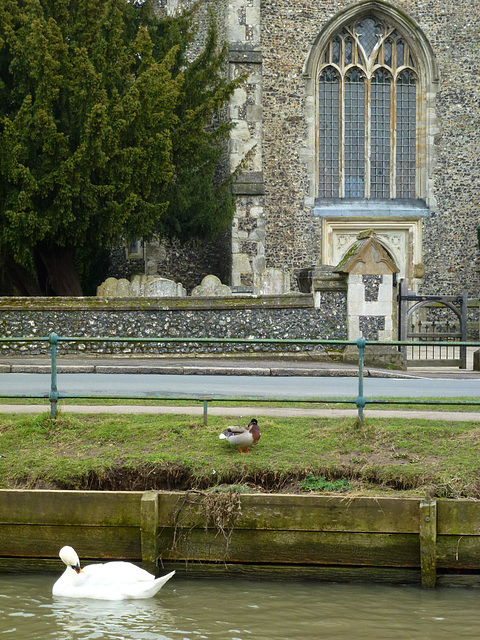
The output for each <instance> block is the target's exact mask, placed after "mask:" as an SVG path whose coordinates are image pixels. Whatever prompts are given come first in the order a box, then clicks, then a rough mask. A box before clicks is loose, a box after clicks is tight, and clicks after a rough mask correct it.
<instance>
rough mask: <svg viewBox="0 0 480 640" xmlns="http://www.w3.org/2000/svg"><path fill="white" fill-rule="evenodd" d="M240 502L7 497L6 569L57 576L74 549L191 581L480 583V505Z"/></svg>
mask: <svg viewBox="0 0 480 640" xmlns="http://www.w3.org/2000/svg"><path fill="white" fill-rule="evenodd" d="M236 495H237V494H235V496H236ZM235 496H234V498H235V500H234V501H233V502H232V504H231V505H230V506H229V504H228V502H227V503H225V505H226V506H225V505H224V507H223V509H224V512H223V515H222V513H220V514H219V513H217V512H207V513H206V512H205V507H204V504H203V503H202V501H203V494H200V493H196V492H189V493H188V494H185V493H183V492H168V491H165V492H163V491H162V492H155V491H148V492H135V491H133V492H97V491H89V492H85V491H41V490H37V491H23V490H12V491H11V490H0V571H28V570H54V571H60V570H61V569H62V563H61V561H60V560H59V559H58V551H59V549H60V548H61V547H62V546H63V545H65V544H69V545H71V546H73V547H75V548H76V550H77V551H78V553H79V555H80V557H81V558H82V559H83V560H84V561H91V560H93V561H95V560H109V559H123V560H130V561H134V562H143V564H144V565H145V566H146V567H147V568H149V569H150V570H155V568H156V566H157V561H159V562H160V564H162V565H163V566H164V567H165V568H168V569H170V568H172V567H173V568H176V569H177V570H179V571H182V570H183V571H188V572H189V574H191V575H197V574H209V575H212V574H221V575H225V572H226V571H228V572H231V573H234V574H242V575H254V576H259V575H264V574H265V575H269V576H272V575H280V574H281V575H282V576H284V577H314V578H316V579H320V580H366V581H368V580H375V581H378V580H380V581H387V582H402V583H404V582H409V583H418V584H420V583H421V584H423V586H426V587H433V586H435V584H436V583H437V584H462V585H478V586H480V501H473V500H455V501H453V500H448V501H447V500H445V501H443V500H439V501H421V500H419V499H402V498H362V497H341V496H323V495H281V494H248V495H241V496H240V497H239V498H236V497H235ZM238 500H239V504H238V503H236V502H235V501H237V502H238ZM230 507H231V510H232V513H233V514H234V515H235V516H236V520H235V522H234V526H233V528H231V527H230V526H228V518H227V520H225V519H223V516H225V515H226V516H228V513H229V512H228V509H230ZM225 509H227V511H225ZM222 524H223V525H224V530H223V531H222V528H221V527H222ZM187 561H188V562H187Z"/></svg>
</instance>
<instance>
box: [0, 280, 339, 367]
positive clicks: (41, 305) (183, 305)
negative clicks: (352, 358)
mask: <svg viewBox="0 0 480 640" xmlns="http://www.w3.org/2000/svg"><path fill="white" fill-rule="evenodd" d="M327 295H329V304H328V305H325V307H323V308H321V309H316V308H314V305H313V298H312V296H311V295H302V294H295V295H285V296H264V297H258V298H250V299H244V300H242V299H235V298H196V299H191V298H180V299H166V298H162V299H149V300H141V301H139V300H131V299H130V300H129V299H123V300H111V301H110V300H96V299H95V298H2V299H0V336H1V337H29V336H39V337H44V336H48V335H50V334H51V333H52V332H55V333H56V334H57V335H59V336H72V337H82V336H85V337H103V336H105V337H107V336H108V337H115V336H118V337H131V338H155V337H159V338H162V337H163V338H182V337H187V338H192V337H199V338H200V337H201V338H210V337H219V338H277V339H284V338H292V339H294V338H297V339H306V338H315V339H316V338H325V339H346V337H347V315H346V295H345V292H332V293H331V294H327ZM313 349H314V347H313V346H311V347H309V346H302V347H301V349H300V350H301V351H307V350H313ZM287 350H288V351H298V350H299V349H298V348H297V347H294V346H292V347H290V348H288V349H287V348H286V347H279V346H278V345H247V346H244V345H235V344H231V345H228V344H220V345H215V344H212V345H207V344H200V345H193V344H184V345H182V344H168V343H167V344H161V343H160V344H155V343H153V344H133V343H132V344H128V343H97V342H95V343H81V342H78V343H67V342H66V343H63V342H61V343H59V355H60V356H61V355H62V354H71V355H74V354H76V353H77V354H78V353H81V354H89V355H99V356H101V355H109V354H119V355H121V354H125V355H139V356H140V355H143V356H145V355H152V356H154V355H161V354H195V353H215V354H223V353H225V354H227V353H242V352H247V353H252V352H253V353H255V352H270V353H275V352H277V353H278V352H284V351H287ZM46 353H49V345H48V343H41V342H40V343H0V355H40V354H46Z"/></svg>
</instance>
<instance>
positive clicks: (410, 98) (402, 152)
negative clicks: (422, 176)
mask: <svg viewBox="0 0 480 640" xmlns="http://www.w3.org/2000/svg"><path fill="white" fill-rule="evenodd" d="M415 104H416V82H415V76H414V74H413V73H412V72H411V71H402V73H400V74H399V76H398V78H397V105H396V106H397V149H396V163H397V172H396V173H397V175H396V185H397V189H396V191H397V193H396V196H397V198H413V197H415V148H416V106H415Z"/></svg>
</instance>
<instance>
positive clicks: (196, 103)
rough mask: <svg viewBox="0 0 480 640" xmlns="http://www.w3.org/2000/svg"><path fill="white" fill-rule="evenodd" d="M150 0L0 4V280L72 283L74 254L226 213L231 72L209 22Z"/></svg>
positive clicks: (75, 281) (49, 285) (190, 231)
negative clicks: (225, 115) (201, 41)
mask: <svg viewBox="0 0 480 640" xmlns="http://www.w3.org/2000/svg"><path fill="white" fill-rule="evenodd" d="M193 17H194V16H193V12H192V11H190V12H188V13H186V14H184V15H180V16H178V17H177V18H169V19H164V20H162V19H160V18H159V17H158V16H157V15H156V12H155V10H154V5H153V3H151V2H148V1H147V2H133V1H129V0H2V1H1V3H0V225H1V229H0V267H1V269H2V274H3V279H4V286H5V284H6V280H8V279H13V280H15V283H16V287H17V290H20V291H23V292H24V293H29V294H31V293H33V292H34V291H33V290H34V287H33V286H32V283H31V281H30V280H29V279H28V277H27V270H28V267H29V266H30V267H31V268H33V269H34V271H35V273H36V278H37V283H38V286H39V292H40V293H41V294H47V295H81V293H82V290H81V285H80V280H79V278H78V275H77V272H76V269H75V263H74V256H75V252H76V250H77V249H79V248H81V247H88V248H89V249H90V250H91V249H92V248H93V249H95V247H98V249H99V250H100V249H101V248H103V247H106V246H108V245H110V244H112V243H117V242H119V241H120V239H121V238H122V237H125V238H129V237H144V238H149V237H151V236H152V235H154V234H157V235H162V236H169V237H177V238H180V239H182V240H187V239H190V238H193V237H202V236H205V235H209V234H215V233H217V232H218V231H220V230H222V229H224V228H226V226H228V224H229V223H230V221H231V216H232V214H233V206H232V201H231V196H230V189H229V185H228V179H227V180H226V181H225V180H224V181H223V182H222V181H218V180H217V178H216V172H217V167H218V164H219V160H220V158H221V154H222V150H223V147H224V141H225V139H226V136H227V135H228V131H229V125H228V124H225V123H223V122H222V121H221V120H220V119H218V120H215V117H217V116H218V114H219V112H220V110H221V109H222V107H223V105H224V104H225V103H226V101H227V100H228V98H229V96H230V95H231V93H232V91H233V90H234V87H235V84H236V83H228V82H226V81H225V80H224V79H223V76H222V73H221V67H222V64H223V61H224V51H223V50H218V46H217V36H216V29H215V26H214V24H213V22H212V23H211V25H210V28H209V32H208V37H207V41H206V44H205V47H204V50H203V52H202V53H201V54H200V55H199V56H198V57H197V58H196V59H194V60H193V61H191V62H188V61H187V51H188V50H189V47H190V45H191V43H192V41H193V38H194V29H193V24H194V20H193Z"/></svg>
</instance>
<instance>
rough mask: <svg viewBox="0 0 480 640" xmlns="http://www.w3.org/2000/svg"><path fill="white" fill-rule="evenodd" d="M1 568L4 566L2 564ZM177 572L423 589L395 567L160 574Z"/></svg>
mask: <svg viewBox="0 0 480 640" xmlns="http://www.w3.org/2000/svg"><path fill="white" fill-rule="evenodd" d="M0 566H1V565H0ZM168 571H176V572H177V575H178V576H185V577H186V578H210V579H212V578H219V579H222V580H224V579H225V578H227V579H228V578H235V579H241V578H246V579H248V580H252V579H253V580H259V579H264V580H288V581H291V580H312V581H315V582H344V583H352V582H354V583H367V582H368V583H372V582H373V583H378V584H390V585H392V584H398V585H404V584H413V585H418V586H420V571H419V570H418V569H402V568H391V567H332V566H315V565H314V566H305V565H292V564H289V565H277V564H269V565H259V564H254V565H251V564H242V563H236V564H234V563H231V562H227V563H226V562H170V561H169V562H165V563H164V564H163V565H162V568H161V570H160V573H166V572H168Z"/></svg>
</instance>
